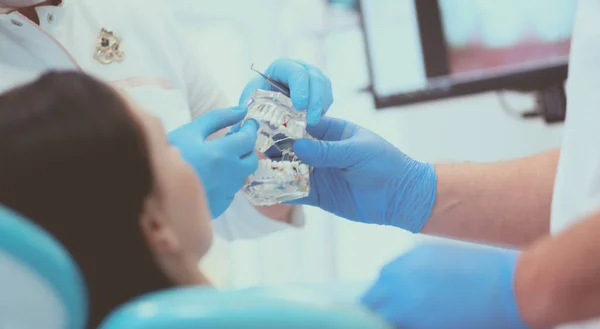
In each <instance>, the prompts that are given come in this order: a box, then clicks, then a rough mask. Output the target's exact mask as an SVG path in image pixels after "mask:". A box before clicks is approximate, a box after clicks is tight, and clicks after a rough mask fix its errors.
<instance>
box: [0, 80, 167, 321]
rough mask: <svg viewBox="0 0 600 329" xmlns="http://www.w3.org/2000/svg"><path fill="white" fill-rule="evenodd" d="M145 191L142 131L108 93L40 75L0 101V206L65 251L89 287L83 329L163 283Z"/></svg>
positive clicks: (93, 83) (149, 179)
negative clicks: (146, 224)
mask: <svg viewBox="0 0 600 329" xmlns="http://www.w3.org/2000/svg"><path fill="white" fill-rule="evenodd" d="M152 188H153V176H152V168H151V163H150V160H149V154H148V150H147V145H146V139H145V135H144V134H143V130H142V127H141V126H140V125H139V123H138V121H137V120H136V119H135V117H134V114H132V113H131V111H130V110H129V109H128V106H127V105H126V103H125V101H124V100H123V99H122V98H121V97H120V96H119V95H118V94H117V93H116V92H115V91H114V90H112V89H111V88H110V87H109V86H107V85H105V84H103V83H100V82H98V81H97V80H95V79H93V78H91V77H89V76H87V75H84V74H82V73H48V74H46V75H44V76H42V77H41V78H39V79H38V80H37V81H35V82H33V83H31V84H28V85H25V86H23V87H19V88H16V89H13V90H12V91H9V92H8V93H6V94H4V95H1V96H0V203H2V204H4V205H6V206H8V207H10V208H12V209H13V210H16V211H17V212H20V213H21V214H23V215H25V216H27V217H28V218H30V219H31V220H32V221H33V222H35V223H37V224H39V225H40V226H42V227H43V228H44V229H46V230H47V231H48V232H50V233H51V234H53V235H54V236H55V237H56V238H58V240H60V241H61V242H62V243H63V244H64V246H65V247H66V248H67V249H68V250H69V252H70V253H71V255H72V256H73V258H74V259H75V261H76V262H77V263H78V264H79V266H80V267H81V269H82V271H83V274H84V276H85V279H86V282H87V289H88V293H89V300H90V322H89V327H90V328H95V327H96V326H97V325H98V324H99V322H100V321H101V320H102V318H103V317H104V316H106V315H107V313H109V312H110V311H111V310H112V309H113V308H115V307H116V306H118V305H120V304H122V303H124V302H126V301H128V300H130V299H131V298H133V297H135V296H137V295H140V294H143V293H147V292H150V291H154V290H159V289H163V288H167V287H168V286H170V282H169V280H168V279H167V278H166V277H165V276H164V275H163V273H162V272H161V271H160V270H159V268H158V266H157V265H156V263H155V261H154V258H153V256H152V254H151V252H150V251H149V249H148V247H147V244H146V241H145V239H144V236H143V235H142V232H141V229H140V221H139V218H140V214H141V212H142V209H143V205H144V200H145V199H146V197H148V195H149V194H150V193H151V190H152Z"/></svg>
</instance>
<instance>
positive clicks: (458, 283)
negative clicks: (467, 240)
mask: <svg viewBox="0 0 600 329" xmlns="http://www.w3.org/2000/svg"><path fill="white" fill-rule="evenodd" d="M518 255H519V254H518V253H517V252H516V251H513V250H505V249H496V248H482V247H481V246H477V245H458V244H450V243H435V244H428V245H420V246H417V247H415V248H414V249H412V250H410V251H408V252H407V253H406V254H404V255H402V256H400V257H398V258H397V259H396V260H394V261H392V262H391V263H389V264H388V265H386V266H385V267H384V268H383V269H382V270H381V274H380V276H379V279H378V280H377V282H376V283H375V284H374V285H373V287H372V288H371V289H369V290H368V291H367V293H366V294H365V295H364V296H363V298H362V303H363V304H364V305H366V306H367V307H368V308H369V309H371V310H372V311H374V312H375V313H376V314H378V315H379V316H381V317H383V318H384V319H385V320H387V321H388V322H389V323H391V324H393V325H394V327H395V328H399V329H438V328H444V329H527V325H526V324H525V323H524V321H523V320H522V318H521V315H520V313H519V309H518V307H517V305H518V303H517V301H516V297H515V293H514V287H513V286H514V273H515V268H516V264H517V259H518Z"/></svg>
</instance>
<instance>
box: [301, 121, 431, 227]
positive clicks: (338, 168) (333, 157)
mask: <svg viewBox="0 0 600 329" xmlns="http://www.w3.org/2000/svg"><path fill="white" fill-rule="evenodd" d="M308 132H309V133H310V134H311V135H312V136H313V137H315V138H316V139H317V140H309V139H301V140H298V141H296V142H295V143H294V148H293V149H294V152H295V154H296V156H297V157H298V159H299V160H300V161H301V162H303V163H306V164H308V165H310V166H312V167H314V171H313V172H312V174H311V178H310V184H311V191H310V194H309V195H308V197H306V198H303V199H299V200H294V201H291V202H290V203H293V204H307V205H312V206H317V207H320V208H322V209H324V210H326V211H329V212H331V213H334V214H336V215H338V216H340V217H344V218H347V219H350V220H353V221H358V222H363V223H374V224H382V225H393V226H396V227H400V228H403V229H405V230H408V231H411V232H419V231H421V229H422V227H423V225H424V223H425V221H426V220H427V218H428V217H429V215H430V213H431V209H432V207H433V203H434V200H435V195H436V176H435V172H434V168H433V165H432V164H428V163H422V162H419V161H416V160H414V159H411V158H410V157H408V156H407V155H405V154H404V153H402V152H401V151H400V150H398V149H397V148H395V147H394V146H393V145H391V144H390V143H388V142H387V141H386V140H384V139H383V138H381V137H379V136H378V135H377V134H375V133H373V132H371V131H368V130H367V129H364V128H362V127H360V126H357V125H354V124H352V123H349V122H346V121H343V120H339V119H332V118H326V117H325V118H323V119H322V120H321V121H320V122H319V123H318V124H317V125H315V126H309V127H308Z"/></svg>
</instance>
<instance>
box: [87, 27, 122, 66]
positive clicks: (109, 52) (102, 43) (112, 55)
mask: <svg viewBox="0 0 600 329" xmlns="http://www.w3.org/2000/svg"><path fill="white" fill-rule="evenodd" d="M121 41H122V40H121V38H119V37H118V36H116V35H115V34H114V33H113V32H112V31H109V30H107V29H105V28H103V29H101V30H100V35H99V36H98V40H97V41H96V53H95V54H94V58H95V59H96V60H98V61H99V62H100V63H102V64H110V63H112V62H122V61H123V59H125V54H124V53H123V51H121V49H120V47H121Z"/></svg>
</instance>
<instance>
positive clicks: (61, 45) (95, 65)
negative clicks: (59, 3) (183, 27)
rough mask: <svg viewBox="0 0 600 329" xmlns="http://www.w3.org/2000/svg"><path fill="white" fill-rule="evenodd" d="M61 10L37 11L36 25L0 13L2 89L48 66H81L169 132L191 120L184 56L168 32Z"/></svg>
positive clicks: (10, 86)
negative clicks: (147, 112)
mask: <svg viewBox="0 0 600 329" xmlns="http://www.w3.org/2000/svg"><path fill="white" fill-rule="evenodd" d="M65 9H67V8H52V7H46V8H43V9H40V10H39V11H38V14H39V16H40V26H37V25H35V24H33V23H32V22H30V21H29V20H27V19H26V18H25V17H23V16H21V15H19V14H14V13H13V14H9V15H2V16H0V92H2V91H4V90H6V89H9V88H12V87H13V86H14V85H17V84H21V83H27V82H29V81H31V80H33V79H35V78H37V77H38V76H39V75H40V74H42V73H43V72H45V71H48V70H79V71H82V72H85V73H87V74H90V75H92V76H94V77H96V78H98V79H100V80H102V81H104V82H106V83H109V84H110V85H112V86H114V87H115V88H117V89H119V90H120V91H122V92H123V93H124V94H126V95H127V96H128V97H130V98H131V99H133V100H134V101H136V102H137V103H138V104H140V105H141V106H142V107H143V108H144V109H146V110H147V111H149V112H151V113H153V114H155V115H157V116H158V117H160V118H161V120H162V121H163V123H164V124H165V127H166V129H167V130H171V129H174V128H176V127H178V126H180V125H182V124H185V123H187V122H189V120H190V119H191V114H190V105H189V102H188V99H189V98H188V95H187V88H186V85H185V82H184V77H183V74H184V70H185V67H183V63H184V58H182V57H183V56H182V53H181V51H180V47H179V45H177V44H176V42H172V40H169V35H168V31H163V30H162V29H157V28H155V26H152V25H150V26H145V27H143V28H140V26H136V25H133V24H128V22H126V21H123V20H122V19H119V17H111V16H110V15H90V14H89V10H87V11H86V9H87V8H68V9H69V11H67V10H65ZM61 20H64V21H61Z"/></svg>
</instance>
